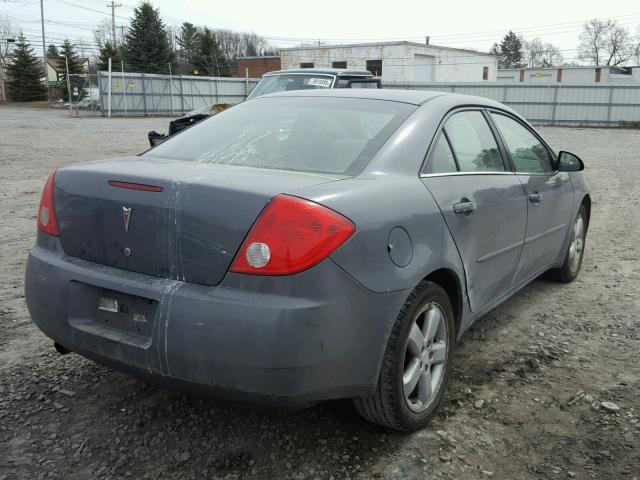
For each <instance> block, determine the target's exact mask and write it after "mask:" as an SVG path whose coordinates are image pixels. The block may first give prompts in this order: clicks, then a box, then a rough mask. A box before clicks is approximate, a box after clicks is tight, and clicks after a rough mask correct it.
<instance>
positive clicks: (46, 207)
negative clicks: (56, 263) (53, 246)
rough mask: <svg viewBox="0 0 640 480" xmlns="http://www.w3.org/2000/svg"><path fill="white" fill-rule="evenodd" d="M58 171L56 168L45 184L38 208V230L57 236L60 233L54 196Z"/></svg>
mask: <svg viewBox="0 0 640 480" xmlns="http://www.w3.org/2000/svg"><path fill="white" fill-rule="evenodd" d="M55 177H56V171H55V170H54V171H53V172H51V174H50V175H49V178H47V183H45V184H44V189H43V190H42V196H41V197H40V207H39V208H38V230H40V231H41V232H44V233H47V234H49V235H53V236H54V237H57V236H59V235H60V231H59V230H58V223H57V222H56V208H55V207H56V204H55V198H54V190H55Z"/></svg>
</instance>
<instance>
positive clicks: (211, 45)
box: [193, 27, 231, 77]
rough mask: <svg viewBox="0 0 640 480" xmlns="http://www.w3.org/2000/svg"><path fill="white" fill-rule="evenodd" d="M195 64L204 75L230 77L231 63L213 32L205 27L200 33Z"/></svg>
mask: <svg viewBox="0 0 640 480" xmlns="http://www.w3.org/2000/svg"><path fill="white" fill-rule="evenodd" d="M193 64H194V65H195V66H196V67H198V69H199V70H200V71H201V72H202V74H203V75H207V76H210V77H229V76H230V75H231V74H230V72H229V62H228V61H227V57H225V56H224V53H222V50H220V47H219V46H218V42H217V41H216V37H215V35H214V34H213V32H212V31H211V30H209V29H208V28H207V27H204V30H203V31H202V32H198V43H197V49H196V52H195V55H194V59H193Z"/></svg>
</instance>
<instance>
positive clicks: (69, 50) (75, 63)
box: [59, 40, 85, 102]
mask: <svg viewBox="0 0 640 480" xmlns="http://www.w3.org/2000/svg"><path fill="white" fill-rule="evenodd" d="M65 59H66V61H65ZM59 62H60V67H61V68H60V70H61V71H62V75H61V76H60V81H61V82H63V84H64V93H63V95H62V98H63V100H64V101H65V102H68V101H69V93H68V91H67V64H68V68H69V84H70V85H71V91H72V92H74V91H77V92H78V95H77V96H73V95H72V97H71V98H72V100H73V101H78V100H80V99H81V98H82V97H84V94H85V92H83V87H84V84H85V79H84V78H82V77H79V76H78V74H83V73H85V72H84V71H83V69H82V62H81V61H80V58H79V57H78V54H77V53H76V51H75V48H74V45H73V44H72V43H71V42H69V40H65V41H64V43H63V44H62V46H61V47H60V59H59Z"/></svg>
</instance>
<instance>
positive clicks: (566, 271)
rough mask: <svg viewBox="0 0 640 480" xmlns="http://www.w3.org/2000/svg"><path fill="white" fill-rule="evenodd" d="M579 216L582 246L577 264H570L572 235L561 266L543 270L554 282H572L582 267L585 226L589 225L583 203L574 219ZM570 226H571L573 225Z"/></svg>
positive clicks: (585, 237) (585, 242)
mask: <svg viewBox="0 0 640 480" xmlns="http://www.w3.org/2000/svg"><path fill="white" fill-rule="evenodd" d="M580 217H581V218H582V224H583V232H584V233H583V236H582V248H581V250H580V257H579V260H578V262H577V265H576V264H574V265H573V266H572V262H571V241H572V240H573V237H572V240H570V242H569V245H568V246H567V252H566V253H565V256H564V261H563V262H562V266H561V267H559V268H552V269H550V270H547V271H546V272H545V277H546V278H548V279H549V280H552V281H554V282H561V283H569V282H573V281H574V280H575V279H576V278H577V277H578V274H579V273H580V268H581V267H582V259H583V257H584V250H585V246H586V244H587V228H588V226H589V223H588V218H587V210H586V208H585V207H584V205H580V208H579V209H578V214H577V215H576V217H575V219H576V220H577V219H578V218H580ZM571 228H573V226H572V227H571ZM572 235H573V233H572Z"/></svg>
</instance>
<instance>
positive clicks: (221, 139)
mask: <svg viewBox="0 0 640 480" xmlns="http://www.w3.org/2000/svg"><path fill="white" fill-rule="evenodd" d="M415 109H416V107H415V106H414V105H408V104H405V103H398V102H389V101H381V100H366V99H353V98H327V97H322V98H321V97H315V98H314V97H272V98H258V99H255V100H250V101H248V102H244V103H241V104H240V105H237V106H235V107H233V108H230V109H228V110H225V111H224V112H221V113H219V114H217V115H215V116H213V117H211V118H209V119H207V120H203V121H202V122H200V123H198V124H196V125H194V126H193V127H191V128H188V129H186V130H184V131H182V132H180V133H179V134H178V135H176V136H175V137H171V138H169V139H168V140H167V141H165V142H163V143H161V144H160V145H158V146H156V147H155V148H153V149H151V150H149V151H148V152H147V153H145V154H144V155H145V156H158V157H170V158H175V159H178V160H189V161H195V162H202V163H211V164H214V163H215V164H224V165H239V166H244V167H257V168H271V169H279V170H294V171H301V172H317V173H335V174H355V173H357V172H358V171H360V170H361V169H362V168H364V166H365V165H366V164H367V163H368V162H369V160H371V158H372V157H373V156H374V155H375V154H376V152H377V151H378V150H379V149H380V147H382V145H383V144H384V143H385V142H386V141H387V139H388V138H389V137H390V136H391V134H392V133H393V132H394V131H395V130H396V128H398V126H399V125H400V124H401V123H402V122H403V121H404V120H405V119H406V118H407V117H408V116H409V115H410V114H411V113H412V112H413V111H414V110H415Z"/></svg>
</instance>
